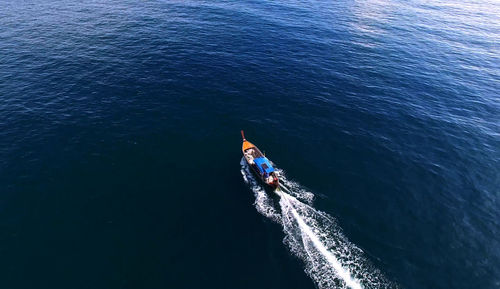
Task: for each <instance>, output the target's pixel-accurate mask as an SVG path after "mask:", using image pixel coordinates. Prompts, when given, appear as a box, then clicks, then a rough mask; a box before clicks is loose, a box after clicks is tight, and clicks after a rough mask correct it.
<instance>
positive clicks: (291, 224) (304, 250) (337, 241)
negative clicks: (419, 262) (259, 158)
mask: <svg viewBox="0 0 500 289" xmlns="http://www.w3.org/2000/svg"><path fill="white" fill-rule="evenodd" d="M240 164H241V174H242V176H243V179H244V180H245V182H246V183H247V184H249V185H250V188H251V190H252V191H253V192H254V195H255V203H254V205H255V207H256V209H257V211H258V212H259V213H261V214H262V215H264V216H266V217H268V218H270V219H271V220H273V221H275V222H277V223H278V224H281V225H282V228H283V231H284V233H285V238H284V242H285V244H286V245H288V247H289V248H290V251H291V252H292V253H293V254H294V255H296V256H297V257H299V258H300V259H302V261H304V264H305V271H306V273H307V274H308V275H309V276H310V277H311V278H312V279H313V280H314V282H315V283H316V285H317V286H318V288H320V289H333V288H353V289H361V288H364V289H368V288H377V289H379V288H397V287H398V286H397V285H396V284H394V283H392V282H389V281H387V279H386V278H385V277H384V276H383V274H381V273H380V271H379V270H378V269H376V268H375V267H374V266H373V265H371V263H370V262H369V261H368V260H367V259H366V258H365V257H364V256H363V251H362V250H361V249H359V248H358V247H356V246H355V245H354V244H352V243H351V242H349V240H347V238H346V237H345V236H344V234H343V233H342V230H341V229H340V228H339V227H338V225H337V223H336V221H335V219H334V218H333V217H331V216H330V215H328V214H326V213H324V212H321V211H318V210H316V209H315V208H314V207H312V201H313V199H314V194H313V193H311V192H309V191H308V190H307V189H305V188H304V187H302V186H301V185H299V184H298V183H296V182H293V181H290V180H288V179H287V178H286V176H285V173H284V171H283V170H281V169H277V171H278V172H279V174H280V187H281V189H282V191H281V192H277V193H278V195H279V205H278V204H276V202H275V201H274V200H273V198H272V197H271V195H270V193H268V192H266V191H265V189H264V188H263V187H262V186H261V185H260V183H259V182H258V181H257V179H256V178H255V177H254V176H253V174H252V173H251V172H250V168H249V167H248V165H247V163H246V161H245V159H244V158H242V159H241V162H240ZM275 167H276V166H275Z"/></svg>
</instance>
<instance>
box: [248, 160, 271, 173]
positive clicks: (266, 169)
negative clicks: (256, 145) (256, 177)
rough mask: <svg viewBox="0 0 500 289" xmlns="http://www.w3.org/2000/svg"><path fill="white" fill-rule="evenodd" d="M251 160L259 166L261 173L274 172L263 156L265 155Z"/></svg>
mask: <svg viewBox="0 0 500 289" xmlns="http://www.w3.org/2000/svg"><path fill="white" fill-rule="evenodd" d="M253 161H254V162H255V164H256V165H257V167H258V168H259V171H260V173H262V174H263V173H264V172H266V173H268V174H270V173H272V172H274V168H273V166H272V165H271V163H270V162H269V160H268V159H267V158H265V157H260V158H255V159H254V160H253Z"/></svg>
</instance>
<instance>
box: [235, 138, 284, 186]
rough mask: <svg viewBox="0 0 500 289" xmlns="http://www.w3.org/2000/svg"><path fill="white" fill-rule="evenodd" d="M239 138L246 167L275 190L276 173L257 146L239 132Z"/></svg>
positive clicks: (276, 184) (276, 183)
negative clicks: (240, 138) (241, 141)
mask: <svg viewBox="0 0 500 289" xmlns="http://www.w3.org/2000/svg"><path fill="white" fill-rule="evenodd" d="M241 137H242V139H243V145H242V147H241V151H242V152H243V156H244V157H245V160H246V161H247V163H248V165H249V166H250V167H251V168H252V170H253V172H254V173H255V175H257V177H258V178H259V179H260V180H261V181H262V182H263V183H264V184H266V185H267V186H269V187H270V188H272V189H273V190H276V189H277V188H278V187H279V179H278V172H277V171H276V170H275V169H274V167H273V165H272V164H271V162H270V161H269V160H268V159H267V158H266V156H265V155H264V154H263V153H262V152H261V151H260V150H259V149H258V148H257V146H255V145H254V144H252V143H251V142H249V141H247V140H246V139H245V133H244V132H243V131H241Z"/></svg>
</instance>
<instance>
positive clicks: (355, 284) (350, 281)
mask: <svg viewBox="0 0 500 289" xmlns="http://www.w3.org/2000/svg"><path fill="white" fill-rule="evenodd" d="M278 194H279V195H280V197H281V198H282V200H284V201H286V202H288V207H289V208H290V211H291V213H292V215H293V216H294V217H295V220H297V223H298V224H299V227H300V228H301V229H302V231H303V232H304V234H305V235H306V236H307V237H308V238H309V239H310V240H311V241H312V242H313V244H314V246H315V247H316V248H317V249H318V251H319V252H320V253H321V254H322V255H323V256H324V257H325V258H326V260H327V261H328V263H330V264H331V265H332V267H333V268H334V269H335V272H336V273H337V275H338V276H339V277H340V278H341V279H342V280H343V281H344V282H345V284H346V285H347V286H349V287H351V288H353V289H362V287H361V284H360V283H359V281H358V280H356V279H354V278H353V277H352V276H351V274H350V273H349V271H347V270H346V269H344V268H343V267H342V264H340V262H339V260H337V258H335V256H334V255H333V254H332V253H330V251H328V249H327V248H326V247H325V245H323V243H321V241H320V240H319V238H318V236H316V234H315V233H314V232H313V230H312V229H311V228H310V227H309V226H308V225H307V224H306V223H305V222H304V220H303V219H302V218H301V217H300V216H299V214H298V213H297V211H296V210H295V209H294V208H293V206H292V205H291V203H290V201H289V199H288V198H290V196H288V195H287V194H285V193H281V192H278Z"/></svg>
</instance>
